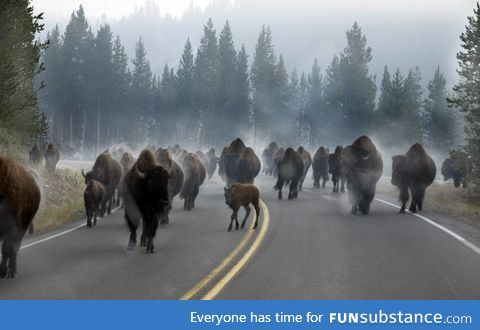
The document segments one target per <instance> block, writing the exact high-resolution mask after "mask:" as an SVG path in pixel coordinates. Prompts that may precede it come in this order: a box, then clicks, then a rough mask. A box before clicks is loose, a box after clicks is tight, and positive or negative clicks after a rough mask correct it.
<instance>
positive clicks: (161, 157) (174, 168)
mask: <svg viewBox="0 0 480 330" xmlns="http://www.w3.org/2000/svg"><path fill="white" fill-rule="evenodd" d="M155 158H156V160H157V162H158V164H160V165H161V166H163V167H164V168H165V169H166V170H167V172H168V175H169V179H168V206H167V207H166V208H165V210H164V212H163V214H162V217H161V223H162V224H166V223H168V222H169V217H168V215H169V213H170V210H171V209H172V202H173V198H174V197H175V196H177V195H178V194H179V193H180V191H181V190H182V187H183V179H184V176H183V170H182V168H181V167H180V165H178V163H177V162H176V161H174V160H173V159H172V155H171V154H170V152H169V151H168V150H167V149H162V148H160V149H158V150H157V152H156V153H155Z"/></svg>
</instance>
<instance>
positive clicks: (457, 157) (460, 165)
mask: <svg viewBox="0 0 480 330" xmlns="http://www.w3.org/2000/svg"><path fill="white" fill-rule="evenodd" d="M471 169H472V165H471V161H470V159H469V156H468V154H467V153H466V152H464V151H461V150H452V151H451V152H450V157H449V158H447V159H445V160H444V161H443V163H442V170H441V173H442V175H443V180H444V181H448V179H453V184H454V185H455V188H458V187H460V184H461V185H462V186H463V188H466V187H467V178H468V175H469V174H470V172H471Z"/></svg>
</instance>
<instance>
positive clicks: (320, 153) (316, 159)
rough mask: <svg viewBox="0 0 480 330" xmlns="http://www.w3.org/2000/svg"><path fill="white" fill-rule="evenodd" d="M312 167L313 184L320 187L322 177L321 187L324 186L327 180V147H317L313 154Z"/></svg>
mask: <svg viewBox="0 0 480 330" xmlns="http://www.w3.org/2000/svg"><path fill="white" fill-rule="evenodd" d="M312 169H313V186H314V187H315V188H317V189H319V188H320V179H323V182H322V188H325V183H326V182H327V181H328V149H325V148H324V147H319V148H318V149H317V151H316V152H315V155H313V162H312Z"/></svg>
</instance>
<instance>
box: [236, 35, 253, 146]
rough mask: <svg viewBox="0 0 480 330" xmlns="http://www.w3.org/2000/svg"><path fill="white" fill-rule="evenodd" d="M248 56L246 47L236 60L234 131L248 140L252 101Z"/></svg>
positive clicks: (241, 50) (243, 47)
mask: <svg viewBox="0 0 480 330" xmlns="http://www.w3.org/2000/svg"><path fill="white" fill-rule="evenodd" d="M248 69H249V67H248V55H247V52H246V50H245V46H244V45H242V48H241V49H240V51H239V52H238V54H237V57H236V60H235V85H234V90H235V94H234V98H235V102H234V105H233V111H234V118H236V119H237V120H236V123H235V126H234V129H233V132H234V136H235V137H237V136H241V137H243V138H246V136H245V135H244V134H245V132H248V128H249V125H250V124H251V115H252V114H251V100H250V77H249V73H248Z"/></svg>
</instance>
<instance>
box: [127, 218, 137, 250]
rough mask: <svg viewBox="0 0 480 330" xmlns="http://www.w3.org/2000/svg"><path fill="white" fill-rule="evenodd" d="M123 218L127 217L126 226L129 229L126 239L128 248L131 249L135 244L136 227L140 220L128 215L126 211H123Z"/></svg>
mask: <svg viewBox="0 0 480 330" xmlns="http://www.w3.org/2000/svg"><path fill="white" fill-rule="evenodd" d="M125 218H126V219H127V224H128V228H129V229H130V239H129V241H128V249H129V250H133V249H134V248H135V246H136V245H137V228H138V224H139V223H140V221H139V220H138V219H136V218H137V217H130V216H129V215H128V212H125Z"/></svg>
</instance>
